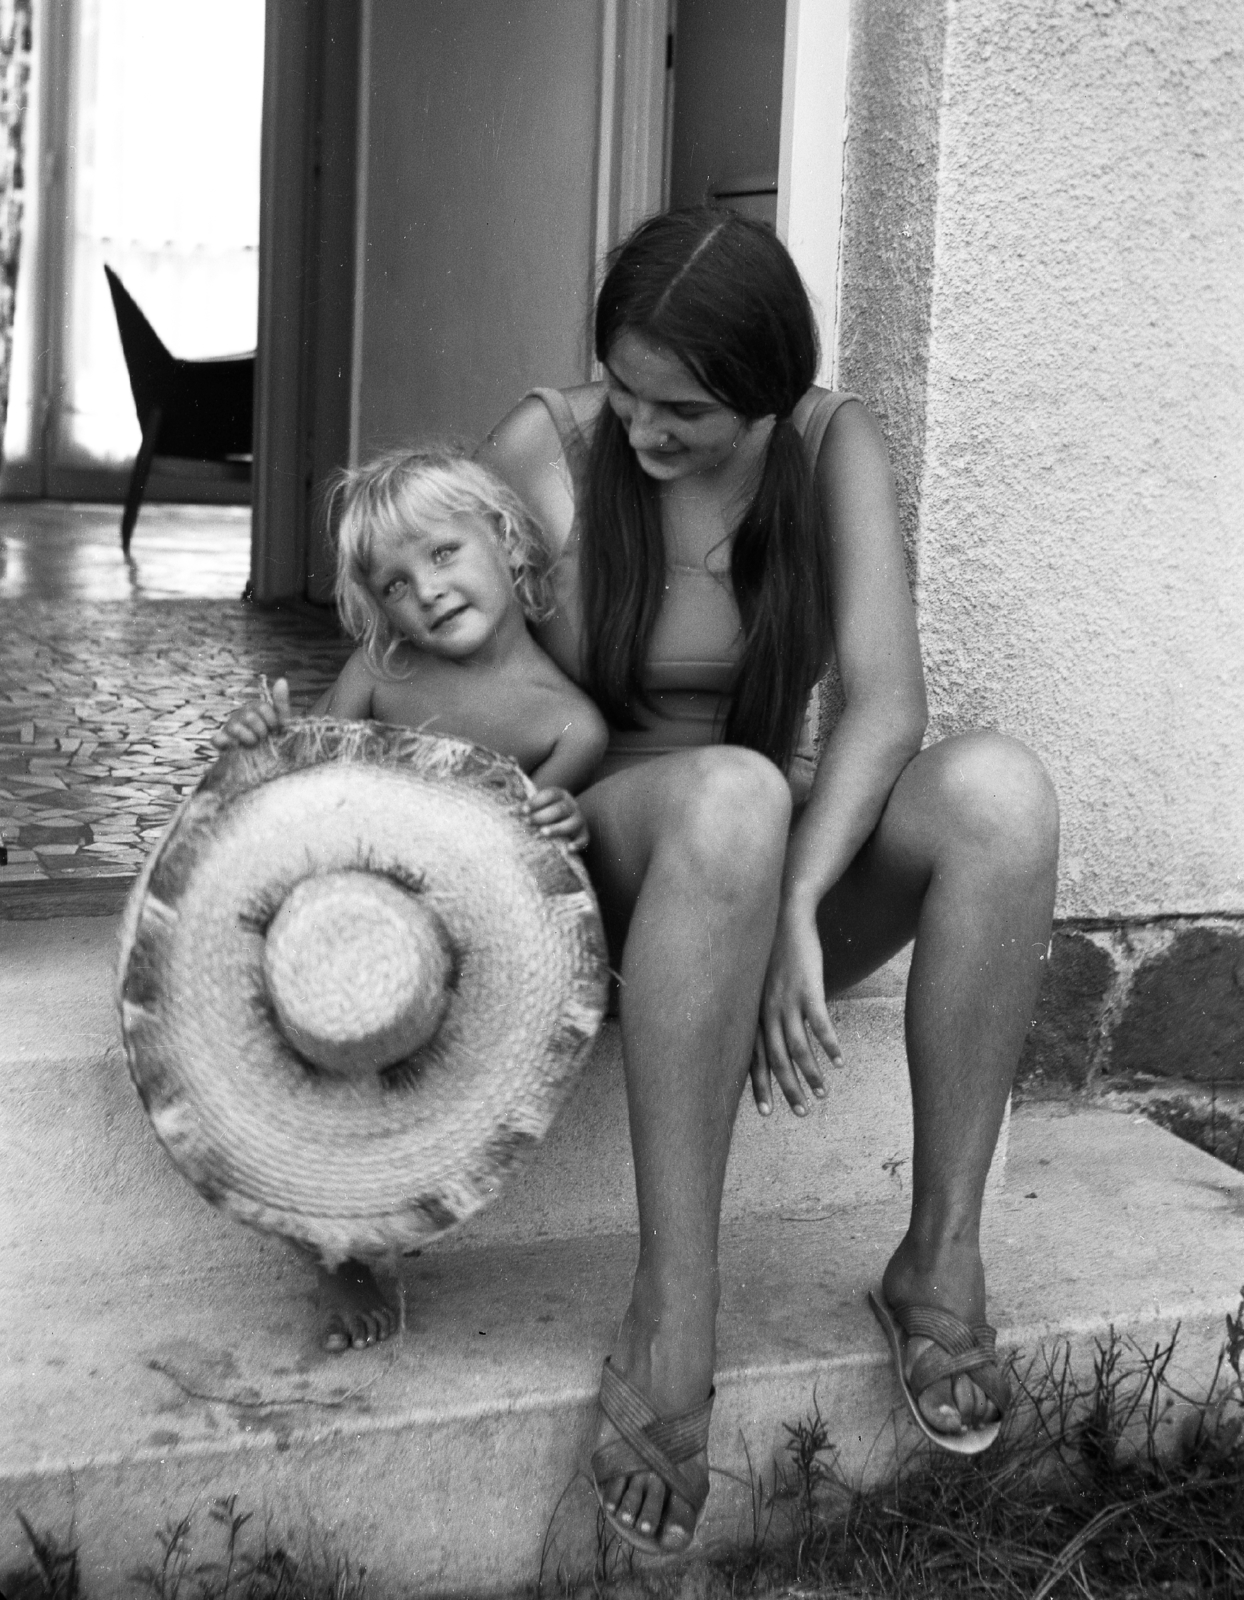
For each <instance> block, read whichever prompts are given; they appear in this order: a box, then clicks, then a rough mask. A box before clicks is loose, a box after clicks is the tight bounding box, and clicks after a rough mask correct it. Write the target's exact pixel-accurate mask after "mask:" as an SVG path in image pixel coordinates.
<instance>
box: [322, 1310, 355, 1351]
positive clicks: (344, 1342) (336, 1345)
mask: <svg viewBox="0 0 1244 1600" xmlns="http://www.w3.org/2000/svg"><path fill="white" fill-rule="evenodd" d="M352 1343H353V1341H352V1340H351V1338H350V1330H349V1328H347V1327H346V1325H345V1321H344V1319H343V1318H341V1317H338V1316H332V1317H329V1319H328V1321H327V1322H326V1323H325V1325H324V1348H325V1350H331V1351H332V1353H333V1354H334V1355H340V1354H341V1352H342V1351H343V1350H348V1349H349V1348H350V1345H351V1344H352Z"/></svg>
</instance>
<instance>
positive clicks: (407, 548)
mask: <svg viewBox="0 0 1244 1600" xmlns="http://www.w3.org/2000/svg"><path fill="white" fill-rule="evenodd" d="M367 586H368V588H369V589H370V590H371V592H372V594H373V596H374V597H375V599H376V602H377V603H378V605H379V606H380V608H381V610H382V611H383V612H384V614H385V616H386V617H387V618H388V620H389V625H390V626H391V627H392V628H393V629H394V630H395V632H397V633H399V634H401V635H402V636H403V637H404V638H406V639H409V640H410V642H411V644H412V645H414V647H415V649H416V650H422V651H425V652H426V653H427V654H428V655H435V656H445V657H448V658H449V659H450V660H454V661H461V660H464V659H465V658H467V657H469V656H473V655H475V654H476V652H477V651H479V650H481V649H484V648H486V647H487V646H488V645H490V644H492V643H493V642H494V641H495V640H496V639H497V638H498V636H499V634H500V631H501V629H502V626H503V624H506V625H510V624H512V623H513V620H514V619H515V617H517V619H518V621H519V623H520V624H521V623H522V612H521V609H520V607H519V604H518V601H517V600H516V599H515V597H514V585H513V582H512V580H511V577H510V569H509V566H508V565H507V563H506V559H505V553H504V551H503V550H502V548H501V545H500V542H499V541H498V539H497V535H496V533H495V532H494V530H493V527H492V525H491V523H490V522H489V521H488V520H487V518H486V517H484V516H483V515H482V514H480V513H475V512H460V513H459V514H458V515H457V516H453V517H447V518H446V519H445V521H443V522H435V523H427V524H425V525H423V526H422V527H419V528H411V529H410V530H409V531H408V532H406V533H405V534H403V535H401V536H400V537H399V536H390V537H389V538H387V539H380V540H377V541H376V544H375V546H374V547H373V550H372V570H371V576H370V578H369V579H368V585H367Z"/></svg>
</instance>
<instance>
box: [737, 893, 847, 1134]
mask: <svg viewBox="0 0 1244 1600" xmlns="http://www.w3.org/2000/svg"><path fill="white" fill-rule="evenodd" d="M809 1034H810V1035H811V1036H812V1037H813V1038H815V1039H816V1040H817V1042H818V1043H819V1044H820V1046H821V1048H822V1049H823V1050H824V1052H825V1054H826V1055H827V1056H828V1057H829V1061H830V1064H831V1066H835V1067H840V1066H841V1065H842V1050H841V1048H840V1047H839V1044H838V1039H837V1037H836V1035H835V1033H834V1026H833V1023H832V1022H831V1021H830V1020H829V1009H828V1007H827V1006H826V1004H825V978H824V969H823V966H822V958H821V941H820V938H819V936H818V935H817V931H816V914H815V912H814V911H812V910H805V909H801V908H798V907H794V906H790V905H786V906H783V908H782V911H781V913H780V915H779V917H778V925H777V932H776V934H775V935H774V939H773V949H772V951H771V952H770V955H769V970H768V971H767V972H766V974H765V986H764V991H763V993H762V995H761V999H760V1023H759V1026H758V1027H757V1030H756V1049H755V1054H754V1055H753V1057H752V1071H751V1077H752V1094H753V1095H754V1096H755V1100H756V1109H757V1110H758V1111H759V1112H760V1114H761V1116H762V1117H767V1116H768V1115H769V1113H770V1111H772V1109H773V1088H772V1080H773V1079H774V1078H776V1079H777V1081H778V1085H779V1087H780V1088H781V1090H782V1093H783V1094H784V1095H785V1096H786V1099H787V1101H788V1102H789V1104H790V1108H791V1110H792V1111H793V1112H794V1113H795V1115H796V1116H797V1117H803V1116H806V1115H807V1113H808V1098H807V1094H806V1092H805V1090H804V1087H803V1084H802V1083H801V1082H800V1075H802V1077H803V1078H804V1080H805V1081H806V1082H807V1083H808V1085H809V1086H810V1087H811V1089H812V1092H813V1094H814V1095H816V1097H817V1098H818V1099H821V1098H822V1097H823V1096H824V1094H825V1080H824V1076H823V1074H822V1072H821V1068H820V1066H819V1064H818V1062H817V1058H816V1056H815V1055H814V1054H813V1053H812V1046H811V1044H810V1043H809Z"/></svg>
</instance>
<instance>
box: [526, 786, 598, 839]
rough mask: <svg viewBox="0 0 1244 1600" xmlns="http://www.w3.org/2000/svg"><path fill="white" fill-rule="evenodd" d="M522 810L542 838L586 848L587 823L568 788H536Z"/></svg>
mask: <svg viewBox="0 0 1244 1600" xmlns="http://www.w3.org/2000/svg"><path fill="white" fill-rule="evenodd" d="M523 812H524V815H525V816H526V817H527V818H528V819H529V820H530V821H531V822H532V823H534V824H535V826H536V827H537V828H538V829H539V830H540V832H541V833H542V834H543V835H544V837H545V838H546V839H560V840H561V841H562V842H563V844H568V845H569V846H570V848H571V849H572V850H583V849H585V848H586V846H587V823H586V822H584V820H583V813H582V812H581V811H580V810H579V807H578V806H577V805H576V803H575V798H574V796H573V795H572V794H571V793H570V790H569V789H537V790H536V792H535V794H533V795H532V797H531V799H530V800H528V802H527V804H526V805H525V806H524V807H523Z"/></svg>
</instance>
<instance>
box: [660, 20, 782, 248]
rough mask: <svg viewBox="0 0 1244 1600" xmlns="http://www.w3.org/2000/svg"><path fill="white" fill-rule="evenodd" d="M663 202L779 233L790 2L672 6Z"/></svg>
mask: <svg viewBox="0 0 1244 1600" xmlns="http://www.w3.org/2000/svg"><path fill="white" fill-rule="evenodd" d="M672 11H673V15H672V24H673V32H674V40H673V50H672V52H671V53H672V58H673V60H672V65H673V79H674V82H673V94H672V97H671V98H672V102H673V116H672V119H671V124H672V125H671V127H670V130H669V150H668V155H667V163H668V172H669V203H670V205H671V206H686V205H698V204H700V203H701V202H702V201H704V200H717V201H720V202H721V203H722V204H724V205H728V206H729V207H730V208H731V209H732V210H735V211H739V212H742V213H743V214H744V215H745V216H750V217H755V218H756V219H757V220H759V221H761V222H767V223H768V224H769V226H770V227H776V225H777V201H778V159H779V152H780V144H781V131H782V56H783V49H784V40H785V28H786V0H677V5H676V6H675V7H673V8H672Z"/></svg>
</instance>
